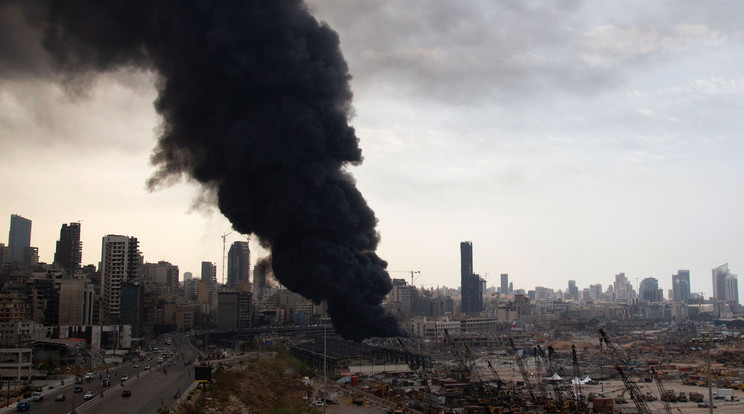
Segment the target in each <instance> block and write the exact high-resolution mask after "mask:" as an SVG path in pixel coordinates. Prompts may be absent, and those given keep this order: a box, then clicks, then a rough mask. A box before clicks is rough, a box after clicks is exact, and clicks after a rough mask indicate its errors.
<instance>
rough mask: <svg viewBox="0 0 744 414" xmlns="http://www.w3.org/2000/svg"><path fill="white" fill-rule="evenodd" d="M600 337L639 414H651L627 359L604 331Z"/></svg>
mask: <svg viewBox="0 0 744 414" xmlns="http://www.w3.org/2000/svg"><path fill="white" fill-rule="evenodd" d="M599 335H600V346H601V345H602V341H604V343H605V345H606V346H607V350H608V351H609V353H610V356H611V357H612V359H613V362H614V363H615V369H616V370H617V372H618V373H619V374H620V377H621V378H622V380H623V384H625V388H626V389H627V390H628V392H629V393H630V398H631V399H632V400H633V403H634V404H635V406H636V409H637V410H638V413H639V414H651V410H650V409H649V408H648V405H646V401H645V398H644V396H643V395H642V394H641V390H640V389H638V384H636V381H635V379H634V378H633V377H632V376H631V375H630V372H629V371H628V366H627V364H626V363H625V357H623V355H622V354H621V353H620V351H619V350H618V349H617V347H615V344H613V343H612V342H610V337H609V336H607V334H606V333H605V331H604V329H600V330H599Z"/></svg>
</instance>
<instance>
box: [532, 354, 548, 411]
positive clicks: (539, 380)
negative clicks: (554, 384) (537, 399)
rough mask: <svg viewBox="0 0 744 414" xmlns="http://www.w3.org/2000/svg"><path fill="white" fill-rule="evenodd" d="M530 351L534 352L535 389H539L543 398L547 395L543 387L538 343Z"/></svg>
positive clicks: (543, 381) (543, 380)
mask: <svg viewBox="0 0 744 414" xmlns="http://www.w3.org/2000/svg"><path fill="white" fill-rule="evenodd" d="M532 352H533V353H534V354H535V371H536V373H537V390H538V391H540V396H541V397H543V398H545V397H547V395H548V391H547V390H546V389H545V379H544V378H543V370H542V348H540V345H538V346H537V348H532Z"/></svg>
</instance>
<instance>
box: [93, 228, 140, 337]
mask: <svg viewBox="0 0 744 414" xmlns="http://www.w3.org/2000/svg"><path fill="white" fill-rule="evenodd" d="M141 262H142V258H141V256H140V253H139V242H138V241H137V238H136V237H127V236H117V235H112V234H110V235H107V236H104V237H103V242H102V246H101V269H100V271H101V308H102V309H101V318H102V323H105V324H118V323H119V319H120V314H121V298H122V285H123V284H124V283H125V282H133V281H137V280H138V279H139V268H140V266H141V264H142V263H141Z"/></svg>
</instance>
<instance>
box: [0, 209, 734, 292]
mask: <svg viewBox="0 0 744 414" xmlns="http://www.w3.org/2000/svg"><path fill="white" fill-rule="evenodd" d="M18 216H20V217H21V218H23V219H24V220H27V221H29V224H31V223H32V222H33V220H30V219H28V218H26V217H23V216H21V215H15V214H13V215H12V218H11V220H13V217H15V218H16V219H17V218H18ZM73 225H74V226H75V229H76V231H80V222H77V223H69V224H67V223H63V224H62V228H63V230H64V229H65V228H67V227H68V226H73ZM111 237H114V238H122V239H129V238H130V236H128V235H127V236H118V235H111V234H108V235H104V236H102V238H101V239H102V242H103V245H106V241H107V240H108V239H110V238H111ZM131 238H132V239H133V240H135V241H136V244H137V245H139V241H137V238H136V237H134V236H131ZM249 240H250V239H249ZM0 243H2V242H0ZM56 244H57V246H59V241H57V242H56ZM249 245H250V243H249V241H241V240H236V241H234V242H233V243H232V244H231V247H230V250H231V251H232V250H233V249H234V248H237V246H240V249H242V250H243V252H246V253H244V254H245V255H246V256H247V260H249V261H250V262H251V267H250V268H249V270H248V271H247V273H248V274H250V273H251V272H252V270H253V264H255V263H256V262H257V261H258V260H260V258H259V259H251V254H250V246H249ZM463 246H464V247H463ZM32 247H35V246H32ZM463 249H464V250H463ZM473 249H474V247H473V244H472V242H470V241H466V242H460V250H459V251H460V255H459V261H460V275H458V277H459V278H460V280H459V282H458V283H456V284H446V283H445V284H440V285H436V287H447V288H450V289H457V288H460V289H462V278H463V275H464V274H465V273H468V274H469V275H473V276H476V277H479V275H478V274H475V273H474V272H473V270H472V269H473V267H474V266H473V257H472V256H473ZM137 253H138V254H141V255H142V256H143V258H144V262H143V264H154V263H153V261H152V260H149V261H148V260H147V258H146V252H144V251H141V250H139V249H138V250H137ZM55 254H56V253H55ZM236 254H237V253H236ZM101 255H102V252H99V255H98V257H99V258H101ZM225 260H226V262H225V272H226V279H225V280H224V281H223V280H222V278H221V276H220V275H219V274H218V272H220V271H221V265H219V264H218V263H216V262H215V263H213V262H210V261H202V262H201V263H200V271H199V272H198V273H196V275H197V276H193V274H194V273H195V272H192V271H179V282H181V283H182V282H183V281H184V276H185V274H186V273H189V274H190V275H191V276H192V277H194V278H196V279H200V278H201V274H202V273H203V272H204V269H207V270H208V272H209V274H210V275H209V278H211V279H213V280H214V281H216V283H218V284H225V285H226V286H230V287H234V286H231V284H230V275H229V272H230V263H229V261H230V260H231V259H230V253H229V252H228V253H226V255H225ZM240 260H243V261H245V259H240ZM40 262H44V261H43V260H40ZM155 262H168V264H170V262H169V261H168V259H167V258H163V259H159V260H156V261H155ZM45 263H48V264H52V262H45ZM101 263H102V262H101V261H100V260H99V261H98V262H96V263H85V262H83V263H82V265H88V264H93V265H96V266H98V265H100V264H101ZM241 263H242V262H241ZM172 264H173V265H174V266H176V267H178V264H177V263H172ZM240 266H243V265H242V264H241V265H240ZM719 269H724V273H725V275H731V276H732V277H733V278H734V279H736V278H737V274H736V273H734V272H731V271H730V270H729V264H728V263H724V264H722V265H720V266H716V267H714V268H712V269H711V271H712V272H713V274H714V275H715V274H716V273H717V272H718V270H719ZM99 270H100V269H99ZM241 271H242V272H245V270H241ZM396 273H400V272H398V271H391V272H390V276H391V279H393V278H395V279H402V280H404V281H407V279H406V278H405V277H403V278H401V277H398V276H399V275H396ZM406 273H407V272H406ZM487 274H488V273H487ZM499 275H500V277H499V279H492V281H491V283H490V284H488V280H486V279H484V278H482V280H484V281H485V282H486V288H488V289H493V290H494V291H496V290H497V289H500V288H501V287H502V286H503V284H504V282H506V283H507V284H508V285H511V284H512V283H513V282H511V283H510V282H509V280H510V279H509V274H508V273H501V274H499ZM680 275H683V276H682V279H683V280H685V281H686V282H685V283H686V285H685V286H683V287H680V289H683V290H685V291H686V290H687V289H689V290H690V291H689V293H690V294H692V295H698V294H700V293H703V296H704V297H705V298H706V299H707V298H712V297H715V296H716V294H715V293H716V286H714V284H713V283H711V285H710V291H711V293H707V291H706V290H694V289H692V287H691V286H692V285H693V284H692V281H694V280H695V279H694V278H690V271H689V269H678V270H677V273H674V274H672V275H670V276H669V281H665V279H664V278H663V277H659V276H644V277H640V276H638V277H629V278H628V277H626V275H625V272H620V273H618V274H615V275H614V276H613V277H614V278H615V281H616V282H617V278H618V277H622V278H624V279H623V280H625V281H626V282H627V283H628V284H629V285H630V286H631V287H632V289H633V291H634V293H635V294H636V295H639V296H640V294H641V290H642V284H643V281H644V280H646V279H655V280H656V281H657V282H659V285H658V286H659V289H661V291H662V292H661V297H662V298H663V300H668V299H669V294H670V293H671V294H672V295H675V294H674V292H673V291H674V283H676V282H675V281H676V280H678V278H679V276H680ZM715 280H716V279H715V276H714V279H713V281H715ZM631 281H632V282H633V283H631ZM223 282H224V283H223ZM251 282H252V280H251ZM564 282H565V283H564V285H563V286H560V285H556V284H552V285H551V284H548V285H544V284H535V285H531V286H529V285H519V286H515V287H514V290H524V291H525V292H527V291H530V290H534V289H535V288H548V289H552V290H554V291H555V292H558V291H563V292H564V293H565V294H570V293H569V292H570V289H571V287H573V288H575V289H577V290H578V291H580V290H584V289H589V288H590V286H592V285H600V286H602V292H606V291H607V288H608V287H609V286H612V285H613V283H612V280H611V279H610V280H609V281H608V282H603V281H602V280H595V281H592V282H590V283H587V284H586V285H580V284H578V285H577V283H576V280H573V279H567V280H565V281H564ZM667 282H668V283H669V287H668V288H667V287H666V285H667ZM688 282H689V284H687V283H688ZM406 283H408V282H406ZM556 283H560V282H556ZM714 283H715V282H714ZM721 283H723V282H721ZM414 285H416V284H415V283H414ZM418 286H419V287H421V288H427V287H434V286H431V285H426V284H419V285H418ZM735 286H736V287H737V288H738V284H736V285H735ZM484 293H485V292H484ZM509 293H511V292H509ZM732 295H733V293H732ZM675 298H676V296H675ZM686 299H689V297H686ZM727 299H731V300H733V299H736V302H737V303H738V296H736V298H734V297H729V298H727ZM676 300H677V299H675V301H676Z"/></svg>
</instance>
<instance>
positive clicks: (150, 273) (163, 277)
mask: <svg viewBox="0 0 744 414" xmlns="http://www.w3.org/2000/svg"><path fill="white" fill-rule="evenodd" d="M142 279H143V281H146V282H148V283H153V284H155V285H159V286H160V288H161V290H163V291H166V292H172V291H173V290H174V289H176V288H177V287H178V266H174V265H173V264H171V263H170V262H165V261H162V260H161V261H159V262H157V263H145V264H144V265H142Z"/></svg>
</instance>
